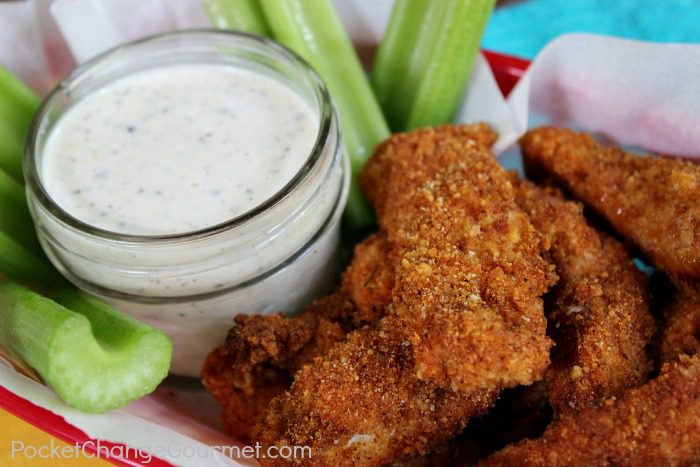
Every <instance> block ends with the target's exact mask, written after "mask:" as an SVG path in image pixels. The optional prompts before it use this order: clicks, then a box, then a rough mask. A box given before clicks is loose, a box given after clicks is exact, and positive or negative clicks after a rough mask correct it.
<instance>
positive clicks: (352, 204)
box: [260, 0, 389, 228]
mask: <svg viewBox="0 0 700 467" xmlns="http://www.w3.org/2000/svg"><path fill="white" fill-rule="evenodd" d="M260 5H262V8H263V12H264V13H265V18H266V19H267V23H268V25H269V26H270V29H271V30H272V34H273V36H274V38H275V39H277V40H278V41H280V42H281V43H283V44H284V45H286V46H287V47H289V48H290V49H292V50H294V51H295V52H297V53H298V54H299V55H301V56H302V57H303V58H304V59H306V60H307V61H308V62H309V63H310V64H311V65H312V66H313V67H314V68H315V69H316V71H317V72H318V74H319V75H320V76H321V78H323V80H324V81H325V83H326V85H327V86H328V90H329V92H330V94H331V96H332V98H333V101H334V103H335V105H336V107H337V109H338V114H339V116H340V122H341V127H342V132H343V140H344V142H345V146H346V148H347V150H348V154H349V155H350V161H351V164H352V173H353V178H352V184H351V187H350V198H349V199H348V206H347V208H346V219H347V220H348V222H349V224H350V225H351V227H353V228H361V227H365V226H367V225H369V224H370V223H371V222H372V221H373V217H372V211H371V209H370V208H369V205H368V203H367V201H366V200H365V198H364V196H363V195H362V193H361V192H360V189H359V186H358V184H357V173H358V172H359V171H360V169H362V166H363V165H364V163H365V162H366V161H367V159H368V158H369V156H371V155H372V152H373V151H374V149H375V147H376V146H377V145H378V144H379V143H380V142H382V141H383V140H384V139H386V138H387V137H388V136H389V128H388V127H387V124H386V121H385V120H384V115H383V114H382V112H381V109H380V107H379V104H378V103H377V100H376V98H375V96H374V93H373V92H372V89H371V87H370V85H369V81H368V79H367V76H366V75H365V71H364V70H363V68H362V65H361V64H360V61H359V59H358V58H357V54H356V52H355V49H354V48H353V45H352V43H351V42H350V39H349V38H348V36H347V34H346V33H345V30H344V29H343V25H342V24H341V22H340V19H339V18H338V15H337V14H336V12H335V10H334V9H333V5H332V3H331V1H330V0H279V1H264V0H263V1H260Z"/></svg>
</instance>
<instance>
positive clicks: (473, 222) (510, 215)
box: [360, 124, 553, 391]
mask: <svg viewBox="0 0 700 467" xmlns="http://www.w3.org/2000/svg"><path fill="white" fill-rule="evenodd" d="M494 139H495V135H494V134H493V132H492V131H491V130H490V129H489V128H488V127H487V126H486V125H483V124H479V125H471V126H444V127H441V128H437V129H432V128H429V129H422V130H417V131H413V132H410V133H404V134H397V135H394V136H392V137H391V138H389V140H387V141H386V142H385V143H384V144H383V145H382V146H381V147H380V148H379V149H378V150H377V152H376V153H375V155H374V156H373V157H372V158H371V159H370V160H369V162H368V163H367V165H366V168H365V170H364V171H363V172H362V174H361V178H360V181H361V183H362V186H363V188H365V190H366V192H367V194H368V196H369V198H370V201H371V202H372V203H373V204H374V206H375V208H376V210H377V213H378V218H379V225H380V228H381V229H382V231H383V232H385V233H386V236H387V239H388V241H389V243H390V245H391V248H392V251H393V254H394V256H395V257H396V258H397V259H398V263H397V264H396V269H395V282H394V290H393V293H392V302H391V304H390V305H389V307H388V309H387V313H389V314H392V315H393V316H396V317H397V319H398V320H399V322H400V324H399V327H400V328H401V329H402V330H404V332H405V333H406V335H407V337H408V340H409V341H410V342H411V344H412V348H413V352H414V354H415V355H414V356H415V363H416V374H417V376H418V378H419V379H422V380H425V381H431V382H434V383H436V384H438V385H440V386H442V387H446V388H451V389H453V390H459V391H473V390H476V389H490V388H494V387H512V386H516V385H518V384H529V383H531V382H533V381H535V380H537V379H538V378H540V377H541V375H542V373H543V372H544V370H545V368H546V367H547V365H548V363H549V348H550V345H551V341H550V340H549V339H548V338H547V337H546V321H545V318H544V313H543V309H542V300H541V298H540V297H541V295H542V294H543V293H544V292H545V291H546V290H547V288H548V286H549V285H550V284H551V283H552V279H553V275H552V274H551V271H550V267H549V265H548V264H547V263H546V262H545V261H544V260H543V259H542V257H541V255H540V250H541V245H540V238H539V235H538V234H537V233H536V232H535V230H534V228H533V227H532V225H531V224H530V222H529V220H528V218H527V216H526V215H525V214H524V213H523V212H522V211H521V210H520V208H518V206H517V205H516V204H515V200H514V191H513V187H512V185H511V183H510V181H509V180H508V176H507V174H506V172H505V171H504V170H503V168H502V167H501V166H500V165H499V164H498V163H497V161H496V159H495V158H494V157H493V155H492V154H491V152H490V151H489V148H488V146H487V145H488V144H490V143H492V142H493V141H494Z"/></svg>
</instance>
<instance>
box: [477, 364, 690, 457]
mask: <svg viewBox="0 0 700 467" xmlns="http://www.w3.org/2000/svg"><path fill="white" fill-rule="evenodd" d="M699 461H700V355H695V356H694V357H692V358H689V357H687V356H682V357H681V358H680V360H679V361H678V362H675V363H673V364H669V365H667V366H665V367H664V368H663V369H662V374H661V375H660V376H659V377H658V378H656V379H655V380H653V381H650V382H648V383H646V384H645V385H644V386H642V387H640V388H636V389H630V390H628V391H627V392H626V393H625V394H624V395H623V396H621V397H620V398H619V399H617V400H615V399H609V400H608V401H606V403H605V404H604V405H603V406H601V407H590V408H588V409H584V410H583V411H581V412H580V413H579V414H578V415H576V416H567V417H564V418H562V419H561V420H559V421H557V422H554V423H552V425H550V427H549V428H548V429H547V430H546V431H545V433H544V435H543V436H542V437H541V438H538V439H537V440H532V441H525V442H521V443H518V444H515V445H511V446H509V447H507V448H505V449H504V450H502V451H500V452H499V453H497V454H495V455H493V456H491V457H489V458H487V459H486V460H485V461H483V462H482V463H481V464H480V465H482V466H512V465H520V466H551V467H556V466H572V465H591V466H593V465H596V466H598V465H599V466H603V465H616V466H651V465H697V463H698V462H699Z"/></svg>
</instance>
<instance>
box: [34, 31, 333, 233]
mask: <svg viewBox="0 0 700 467" xmlns="http://www.w3.org/2000/svg"><path fill="white" fill-rule="evenodd" d="M181 37H184V38H201V37H203V38H207V37H211V38H214V37H220V38H222V39H223V40H225V41H227V44H233V42H237V43H239V44H240V43H241V41H242V42H243V43H248V44H252V45H254V46H257V47H260V48H261V49H263V50H265V49H267V50H269V51H271V52H273V53H275V54H276V55H277V56H281V57H283V58H284V59H286V60H289V62H290V63H291V64H293V65H295V66H297V67H298V68H299V70H301V72H302V75H303V77H304V78H305V79H306V80H307V81H308V83H309V84H310V85H311V87H312V89H313V91H314V93H315V94H316V95H317V96H318V97H319V98H320V106H319V117H320V118H319V127H318V132H317V134H316V140H315V141H314V146H313V148H312V149H311V151H310V153H309V156H308V157H307V159H306V161H305V162H304V164H303V165H302V166H301V168H300V169H299V170H298V171H297V172H296V173H295V174H294V176H293V177H292V178H291V179H290V180H289V181H288V182H287V183H286V184H285V185H284V186H283V187H282V188H280V189H279V190H278V191H277V192H276V193H274V194H273V195H271V196H270V197H268V198H267V199H266V200H265V201H263V202H261V203H260V204H258V205H256V206H254V207H252V208H251V209H249V210H248V211H246V212H243V213H242V214H239V215H238V216H235V217H233V218H231V219H229V220H226V221H224V222H220V223H218V224H214V225H212V226H208V227H204V228H201V229H197V230H192V231H186V232H182V233H174V234H159V235H140V234H128V233H120V232H113V231H111V230H107V229H103V228H100V227H96V226H94V225H91V224H88V223H86V222H83V221H81V220H80V219H78V218H77V217H75V216H73V215H72V214H70V213H68V212H67V211H66V210H65V209H63V208H62V207H61V206H59V205H58V204H57V203H56V202H55V201H54V200H53V199H52V198H51V196H50V195H49V194H48V192H47V191H46V189H45V187H44V185H43V183H42V181H41V177H40V176H39V171H38V167H37V162H36V159H37V156H38V154H37V151H36V150H35V149H36V144H37V141H38V139H39V131H40V128H41V124H42V123H43V121H44V119H45V118H46V115H47V113H48V110H49V107H50V105H51V104H52V103H53V102H54V101H55V99H57V98H58V97H59V96H60V95H61V93H62V92H63V91H64V90H65V89H66V88H69V87H70V86H71V85H72V83H74V82H75V81H77V80H79V79H81V78H82V77H84V76H85V75H86V74H88V73H89V72H90V71H91V70H92V69H93V68H95V67H97V66H98V65H100V64H102V63H105V62H106V61H109V60H110V59H112V58H114V57H116V56H118V55H120V54H123V53H124V52H125V51H129V50H133V49H138V48H140V47H143V46H145V45H151V44H154V43H158V42H161V41H168V40H171V39H173V38H181ZM232 41H233V42H232ZM333 114H334V111H333V105H332V101H331V97H330V94H329V92H328V89H327V88H326V85H325V83H324V82H323V80H322V79H321V78H320V76H318V74H317V73H316V71H315V70H314V69H313V67H312V66H311V65H310V64H309V63H308V62H307V61H306V60H304V59H303V58H302V57H301V56H299V55H298V54H297V53H295V52H294V51H292V50H290V49H289V48H287V47H285V46H283V45H282V44H280V43H278V42H276V41H273V40H271V39H267V38H264V37H259V36H255V35H252V34H248V33H244V32H239V31H227V30H221V29H210V28H200V29H183V30H178V31H168V32H164V33H159V34H154V35H151V36H146V37H143V38H139V39H137V40H134V41H131V42H127V43H125V44H121V45H118V46H116V47H113V48H111V49H109V50H107V51H105V52H102V53H100V54H99V55H97V56H95V57H93V58H91V59H89V60H87V61H86V62H84V63H83V64H81V65H79V66H78V67H77V68H75V69H74V70H73V71H72V72H71V73H69V74H68V75H67V76H66V77H64V78H63V79H62V80H61V81H59V82H58V84H56V86H54V88H53V89H52V90H51V91H50V92H49V94H48V95H47V96H46V98H45V99H44V100H43V101H42V103H41V105H40V106H39V109H38V111H37V112H36V114H35V115H34V118H33V119H32V122H31V124H30V126H29V131H28V136H27V139H26V141H25V146H24V157H23V161H22V162H23V170H24V177H25V179H26V182H27V186H28V188H29V189H30V190H31V191H32V194H33V195H34V196H35V198H36V199H37V201H38V202H39V203H40V204H41V205H42V207H43V208H44V209H46V210H47V211H48V212H49V213H50V214H51V215H52V216H53V217H54V218H56V219H57V220H58V221H60V222H62V223H64V224H66V225H68V226H69V227H71V228H73V229H76V230H78V231H80V232H81V233H85V234H88V235H91V236H93V237H97V238H100V239H102V240H105V241H110V242H116V243H120V244H134V245H139V244H149V245H154V244H173V243H179V242H185V241H187V242H189V241H193V240H199V239H202V238H206V237H210V236H213V235H216V234H219V233H222V232H228V231H230V230H231V229H234V228H236V227H238V226H241V225H244V224H245V223H247V222H248V221H250V220H252V219H254V218H256V217H259V216H261V215H263V214H264V213H266V212H269V211H270V210H271V209H273V208H274V207H275V206H276V205H278V204H279V203H280V202H282V201H283V200H284V199H285V198H287V197H288V196H290V195H291V194H292V193H293V192H295V191H296V190H297V189H298V188H299V187H300V186H301V185H302V184H303V182H304V181H305V180H306V179H307V178H308V176H309V175H310V174H311V173H312V171H313V169H314V167H316V165H317V163H319V162H320V161H321V160H322V158H323V154H324V147H325V145H326V143H327V141H328V139H329V137H330V133H331V128H332V127H333V125H332V118H333Z"/></svg>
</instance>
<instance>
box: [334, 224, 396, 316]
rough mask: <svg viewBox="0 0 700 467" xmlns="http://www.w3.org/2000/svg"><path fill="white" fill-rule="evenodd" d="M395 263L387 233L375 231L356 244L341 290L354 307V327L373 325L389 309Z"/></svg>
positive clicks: (344, 274)
mask: <svg viewBox="0 0 700 467" xmlns="http://www.w3.org/2000/svg"><path fill="white" fill-rule="evenodd" d="M394 263H396V261H395V260H393V259H392V258H391V251H390V248H389V244H388V242H387V241H386V237H385V236H384V234H382V233H381V232H380V233H375V234H372V235H370V236H369V237H367V238H366V239H365V240H364V241H363V242H361V243H359V244H357V245H356V246H355V255H354V256H353V260H352V263H351V264H350V266H348V268H347V269H346V270H345V272H344V273H343V280H342V283H341V285H340V292H341V293H342V294H344V295H345V296H347V297H348V298H349V299H350V301H351V302H352V303H353V305H354V307H355V311H354V312H353V313H352V315H351V316H350V317H349V318H350V321H351V324H352V326H351V328H352V329H355V328H359V327H361V326H363V325H365V324H374V323H376V322H377V321H378V320H379V319H380V318H381V317H382V316H384V312H385V311H386V307H387V305H388V304H389V302H390V301H391V290H392V289H393V288H394Z"/></svg>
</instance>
